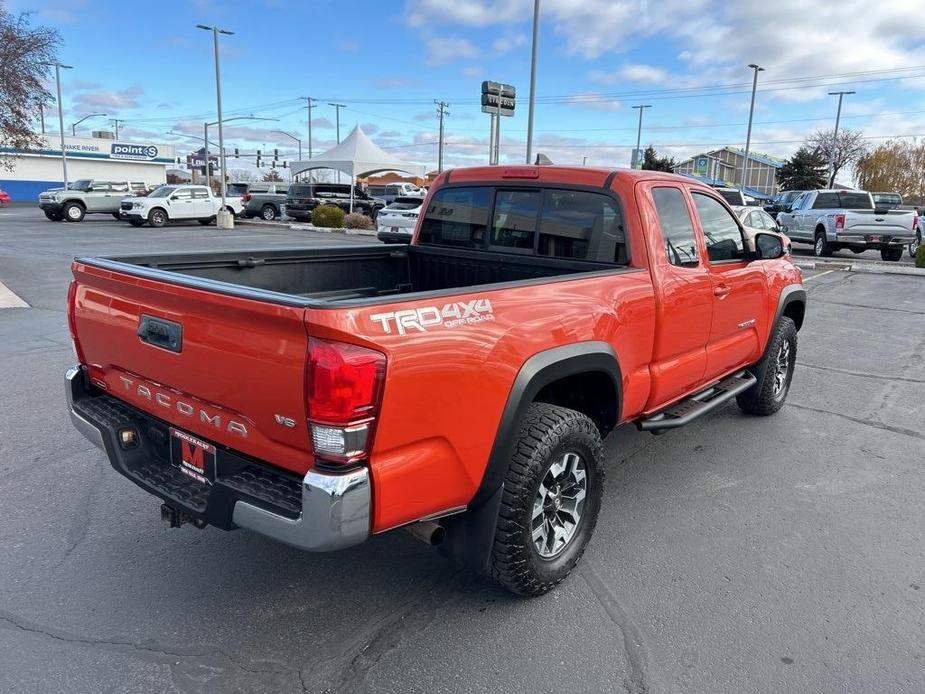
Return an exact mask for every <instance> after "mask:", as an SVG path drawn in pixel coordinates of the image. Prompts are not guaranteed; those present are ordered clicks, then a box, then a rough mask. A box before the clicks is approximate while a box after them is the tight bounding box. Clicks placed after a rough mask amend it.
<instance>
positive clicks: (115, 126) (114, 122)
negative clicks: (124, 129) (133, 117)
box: [110, 118, 125, 140]
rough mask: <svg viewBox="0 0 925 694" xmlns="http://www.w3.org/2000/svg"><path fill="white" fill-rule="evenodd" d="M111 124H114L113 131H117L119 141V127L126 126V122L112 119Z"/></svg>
mask: <svg viewBox="0 0 925 694" xmlns="http://www.w3.org/2000/svg"><path fill="white" fill-rule="evenodd" d="M110 122H111V123H112V127H113V129H114V130H115V131H116V139H117V140H118V139H119V126H120V125H122V124H124V123H125V121H124V120H121V119H119V118H113V119H111V121H110Z"/></svg>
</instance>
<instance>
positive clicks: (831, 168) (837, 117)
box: [828, 92, 855, 188]
mask: <svg viewBox="0 0 925 694" xmlns="http://www.w3.org/2000/svg"><path fill="white" fill-rule="evenodd" d="M854 93H855V92H829V96H837V97H838V110H837V111H836V112H835V132H834V133H832V149H831V150H830V151H829V186H828V187H829V188H831V187H832V186H834V185H835V149H836V147H838V122H839V121H840V120H841V100H842V99H843V98H844V96H845V95H846V94H854Z"/></svg>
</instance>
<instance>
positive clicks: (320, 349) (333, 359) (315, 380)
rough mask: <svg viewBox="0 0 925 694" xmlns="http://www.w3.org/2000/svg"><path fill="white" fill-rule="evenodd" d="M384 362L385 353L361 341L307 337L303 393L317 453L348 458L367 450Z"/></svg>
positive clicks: (336, 458)
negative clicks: (305, 373) (356, 342)
mask: <svg viewBox="0 0 925 694" xmlns="http://www.w3.org/2000/svg"><path fill="white" fill-rule="evenodd" d="M385 362H386V360H385V355H384V354H382V353H381V352H377V351H375V350H372V349H367V348H366V347H360V346H358V345H352V344H349V343H346V342H335V341H333V340H323V339H320V338H315V337H311V338H309V340H308V370H307V375H306V398H307V408H308V425H309V430H310V431H311V435H312V447H313V449H314V451H315V455H316V456H318V457H319V458H322V459H325V460H328V461H332V462H337V463H352V462H355V461H357V460H361V459H363V458H366V457H367V456H368V455H369V452H370V450H371V448H372V441H373V433H374V430H375V424H376V418H377V417H378V415H379V405H380V403H381V399H382V386H383V382H384V380H385Z"/></svg>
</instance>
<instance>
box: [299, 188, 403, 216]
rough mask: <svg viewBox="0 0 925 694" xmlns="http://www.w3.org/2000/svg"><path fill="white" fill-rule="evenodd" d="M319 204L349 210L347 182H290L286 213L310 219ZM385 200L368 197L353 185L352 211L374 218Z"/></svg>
mask: <svg viewBox="0 0 925 694" xmlns="http://www.w3.org/2000/svg"><path fill="white" fill-rule="evenodd" d="M319 205H337V206H338V207H339V208H341V209H342V210H343V211H344V212H350V184H349V183H292V184H290V185H289V193H288V195H287V196H286V214H287V215H289V216H290V217H292V218H293V219H298V220H300V221H310V220H311V214H312V210H313V209H315V208H316V207H318V206H319ZM383 207H385V202H384V201H382V200H380V199H378V198H373V197H370V196H369V195H368V194H367V193H366V191H364V190H363V189H362V188H360V187H359V186H354V187H353V211H354V212H359V213H360V214H365V215H366V216H367V217H371V218H372V219H375V218H376V215H378V214H379V210H381V209H382V208H383Z"/></svg>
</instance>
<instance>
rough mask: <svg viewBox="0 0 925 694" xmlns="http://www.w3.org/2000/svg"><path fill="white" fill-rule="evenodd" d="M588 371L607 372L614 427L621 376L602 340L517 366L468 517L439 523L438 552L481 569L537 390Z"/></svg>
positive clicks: (536, 356)
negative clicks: (443, 536)
mask: <svg viewBox="0 0 925 694" xmlns="http://www.w3.org/2000/svg"><path fill="white" fill-rule="evenodd" d="M591 371H597V372H603V373H605V374H607V376H608V377H609V378H610V380H611V381H612V383H613V386H614V391H615V394H616V401H617V403H616V404H617V408H616V422H615V425H616V424H619V422H620V418H621V414H622V408H623V378H622V373H621V370H620V364H619V362H618V361H617V355H616V353H615V352H614V350H613V347H611V346H610V344H609V343H607V342H603V341H596V340H595V341H588V342H576V343H574V344H571V345H564V346H562V347H554V348H552V349H548V350H545V351H543V352H539V353H537V354H534V355H533V356H532V357H530V358H529V359H527V361H526V362H524V364H523V366H521V368H520V371H519V372H518V373H517V377H516V378H515V379H514V383H513V385H512V386H511V390H510V393H509V394H508V398H507V402H506V404H505V406H504V411H503V412H502V414H501V421H500V422H499V423H498V429H497V431H496V433H495V440H494V444H493V445H492V449H491V453H490V454H489V456H488V462H487V464H486V467H485V471H484V472H483V474H482V482H481V484H480V485H479V488H478V489H477V490H476V492H475V494H474V495H473V497H472V500H471V501H470V502H469V504H468V509H467V512H466V513H463V514H460V515H456V516H450V517H448V518H445V519H444V520H443V521H442V524H443V525H444V526H445V527H446V528H447V541H446V542H445V543H444V544H442V545H441V553H443V554H446V555H448V556H450V557H452V558H454V559H456V560H457V561H460V562H462V563H463V564H464V565H467V566H469V567H471V568H473V569H475V570H477V571H484V569H485V567H486V566H487V564H488V559H489V556H490V552H491V544H492V538H493V537H494V534H495V524H496V522H497V518H498V511H499V509H500V505H501V494H502V491H503V488H504V476H505V474H506V473H507V468H508V464H509V461H510V457H511V453H512V451H513V448H514V445H515V444H516V439H517V427H518V426H519V425H520V421H521V419H522V418H523V416H524V414H525V413H526V411H527V408H528V407H529V406H530V404H531V403H532V402H533V401H534V399H535V398H536V396H537V395H538V394H539V392H540V390H542V388H543V387H544V386H546V385H549V384H550V383H553V382H554V381H557V380H559V379H561V378H566V377H568V376H575V375H577V374H581V373H587V372H591Z"/></svg>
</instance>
